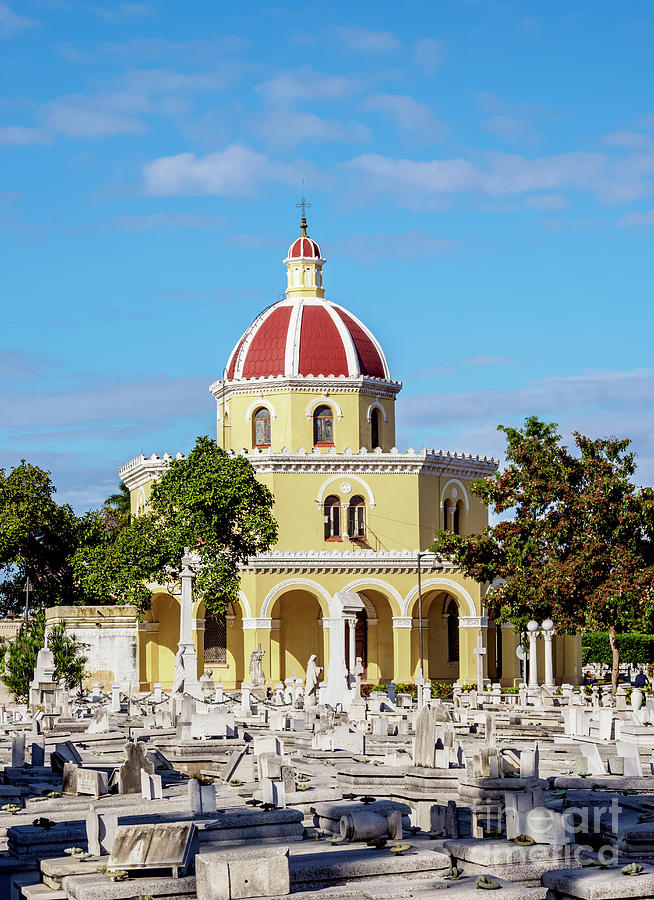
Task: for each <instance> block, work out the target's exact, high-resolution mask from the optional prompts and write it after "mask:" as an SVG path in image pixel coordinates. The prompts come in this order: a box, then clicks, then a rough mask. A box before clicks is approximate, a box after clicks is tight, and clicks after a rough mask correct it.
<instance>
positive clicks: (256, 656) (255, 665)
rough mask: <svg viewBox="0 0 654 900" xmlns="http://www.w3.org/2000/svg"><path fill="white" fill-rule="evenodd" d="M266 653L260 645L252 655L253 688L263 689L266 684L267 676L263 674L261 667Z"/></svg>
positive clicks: (251, 676) (251, 679)
mask: <svg viewBox="0 0 654 900" xmlns="http://www.w3.org/2000/svg"><path fill="white" fill-rule="evenodd" d="M265 652H266V651H265V650H262V649H261V644H259V646H258V648H257V649H256V650H253V651H252V653H251V654H250V684H251V686H252V687H263V685H264V684H265V683H266V676H265V675H264V674H263V667H262V665H261V661H262V660H263V657H264V654H265Z"/></svg>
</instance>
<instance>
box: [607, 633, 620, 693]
mask: <svg viewBox="0 0 654 900" xmlns="http://www.w3.org/2000/svg"><path fill="white" fill-rule="evenodd" d="M609 644H610V645H611V653H612V654H613V661H612V666H611V690H612V691H613V693H614V694H615V692H616V691H617V689H618V673H619V671H620V651H619V650H618V642H617V641H616V639H615V626H613V625H609Z"/></svg>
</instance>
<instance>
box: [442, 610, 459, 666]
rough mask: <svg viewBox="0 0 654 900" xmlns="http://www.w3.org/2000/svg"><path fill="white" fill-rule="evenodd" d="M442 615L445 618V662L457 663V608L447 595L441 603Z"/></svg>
mask: <svg viewBox="0 0 654 900" xmlns="http://www.w3.org/2000/svg"><path fill="white" fill-rule="evenodd" d="M443 615H444V616H446V617H447V660H448V662H458V661H459V607H458V605H457V602H456V600H454V599H453V598H452V597H450V596H449V595H448V596H447V597H446V598H445V600H444V602H443Z"/></svg>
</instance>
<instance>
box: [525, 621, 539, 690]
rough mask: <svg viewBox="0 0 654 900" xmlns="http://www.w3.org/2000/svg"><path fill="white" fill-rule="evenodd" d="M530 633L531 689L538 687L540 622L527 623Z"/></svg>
mask: <svg viewBox="0 0 654 900" xmlns="http://www.w3.org/2000/svg"><path fill="white" fill-rule="evenodd" d="M527 631H528V632H529V687H530V688H537V687H538V622H536V620H535V619H532V620H531V622H528V623H527Z"/></svg>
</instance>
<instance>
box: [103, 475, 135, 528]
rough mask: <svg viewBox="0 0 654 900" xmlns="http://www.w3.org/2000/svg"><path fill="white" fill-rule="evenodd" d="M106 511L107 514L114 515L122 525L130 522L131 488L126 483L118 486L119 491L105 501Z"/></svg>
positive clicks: (122, 482)
mask: <svg viewBox="0 0 654 900" xmlns="http://www.w3.org/2000/svg"><path fill="white" fill-rule="evenodd" d="M103 508H104V510H105V511H106V513H107V514H110V513H113V514H114V515H115V516H116V517H117V518H118V520H119V521H120V523H121V524H126V523H127V522H129V520H130V513H131V501H130V496H129V488H128V487H127V485H126V484H125V482H124V481H121V482H120V483H119V485H118V490H117V491H116V492H115V493H113V494H110V496H109V497H107V499H106V500H105V501H104V507H103Z"/></svg>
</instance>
